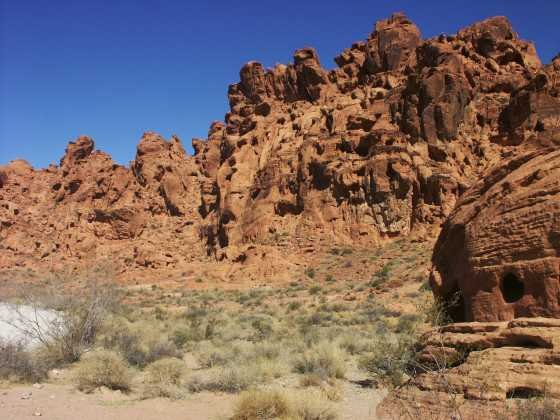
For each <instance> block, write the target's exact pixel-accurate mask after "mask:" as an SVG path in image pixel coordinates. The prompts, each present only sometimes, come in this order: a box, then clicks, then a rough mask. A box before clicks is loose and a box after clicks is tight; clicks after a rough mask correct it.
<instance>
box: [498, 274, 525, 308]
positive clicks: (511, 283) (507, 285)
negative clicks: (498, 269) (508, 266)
mask: <svg viewBox="0 0 560 420" xmlns="http://www.w3.org/2000/svg"><path fill="white" fill-rule="evenodd" d="M501 291H502V296H503V298H504V300H505V301H506V302H507V303H514V302H517V301H518V300H519V299H521V298H522V297H523V295H524V293H525V285H524V284H523V282H522V281H521V280H519V279H518V278H517V276H516V275H515V274H513V273H508V274H506V275H505V277H504V278H503V280H502V287H501Z"/></svg>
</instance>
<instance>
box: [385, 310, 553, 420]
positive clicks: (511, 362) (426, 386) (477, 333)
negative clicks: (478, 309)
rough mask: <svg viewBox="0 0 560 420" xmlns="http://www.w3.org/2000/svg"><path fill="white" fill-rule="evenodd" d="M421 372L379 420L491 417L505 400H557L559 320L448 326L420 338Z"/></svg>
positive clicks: (391, 398) (387, 405) (395, 396)
mask: <svg viewBox="0 0 560 420" xmlns="http://www.w3.org/2000/svg"><path fill="white" fill-rule="evenodd" d="M421 344H422V345H421V348H420V350H419V352H418V355H417V363H418V364H417V369H418V371H419V372H420V373H419V374H418V375H416V376H415V377H413V378H412V379H411V381H410V383H409V384H407V385H406V386H404V387H403V388H401V389H399V390H398V391H397V392H395V393H393V394H392V395H390V396H389V397H388V398H387V399H386V400H385V401H384V402H383V404H382V405H381V406H380V407H379V409H378V411H379V414H381V417H382V418H402V416H401V415H402V414H404V413H408V414H409V415H410V414H414V415H415V416H419V418H450V416H451V417H453V416H457V415H458V413H461V416H462V417H461V418H465V419H470V418H494V415H495V414H496V413H499V412H502V411H503V410H504V405H503V402H504V401H505V400H506V399H507V398H530V397H538V396H545V395H546V396H547V397H548V398H553V399H559V398H560V319H551V318H517V319H514V320H512V321H509V322H472V323H460V324H451V325H449V326H446V327H442V328H440V329H436V330H433V331H431V332H430V333H428V334H427V335H426V336H424V337H423V339H422V342H421Z"/></svg>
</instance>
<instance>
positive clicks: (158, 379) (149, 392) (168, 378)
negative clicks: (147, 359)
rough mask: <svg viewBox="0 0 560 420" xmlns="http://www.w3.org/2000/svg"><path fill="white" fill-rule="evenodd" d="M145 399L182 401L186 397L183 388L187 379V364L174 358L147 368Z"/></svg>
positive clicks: (160, 361)
mask: <svg viewBox="0 0 560 420" xmlns="http://www.w3.org/2000/svg"><path fill="white" fill-rule="evenodd" d="M145 372H146V377H145V378H144V392H143V394H144V397H145V398H154V397H164V398H171V399H181V398H183V397H184V396H185V391H184V388H182V387H181V386H182V384H183V380H184V377H185V363H184V362H183V361H182V360H179V359H175V358H172V357H169V358H165V359H160V360H157V361H155V362H153V363H152V364H150V365H148V366H147V367H146V370H145Z"/></svg>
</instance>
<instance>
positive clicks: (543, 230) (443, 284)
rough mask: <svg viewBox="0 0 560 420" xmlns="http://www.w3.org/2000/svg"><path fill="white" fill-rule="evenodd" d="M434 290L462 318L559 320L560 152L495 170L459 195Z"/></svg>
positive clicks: (547, 151)
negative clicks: (454, 303)
mask: <svg viewBox="0 0 560 420" xmlns="http://www.w3.org/2000/svg"><path fill="white" fill-rule="evenodd" d="M433 261H434V269H433V271H432V276H431V280H432V287H433V289H434V292H435V294H436V295H439V296H441V297H443V298H444V299H447V300H452V299H453V298H454V297H453V295H454V294H455V293H459V294H460V301H459V304H458V305H457V306H456V307H455V308H454V309H455V310H454V311H453V316H454V318H455V320H457V321H500V320H510V319H513V318H518V317H531V316H546V317H555V318H560V150H559V149H558V147H549V148H543V147H539V148H538V149H537V150H536V151H533V152H529V153H527V154H524V155H520V156H518V157H515V158H512V159H510V160H509V161H507V162H506V163H504V164H503V165H500V166H498V167H497V168H495V169H494V170H492V171H490V172H489V173H488V174H486V176H484V178H483V179H481V180H480V181H479V182H478V183H476V184H475V185H474V186H473V187H472V188H471V189H470V190H468V191H467V192H466V193H465V194H464V195H463V196H462V197H461V199H460V201H459V203H458V204H457V207H456V209H455V210H454V211H453V213H452V214H451V216H450V218H449V220H448V221H447V222H446V223H445V225H444V228H443V231H442V233H441V235H440V237H439V240H438V242H437V244H436V247H435V250H434V258H433Z"/></svg>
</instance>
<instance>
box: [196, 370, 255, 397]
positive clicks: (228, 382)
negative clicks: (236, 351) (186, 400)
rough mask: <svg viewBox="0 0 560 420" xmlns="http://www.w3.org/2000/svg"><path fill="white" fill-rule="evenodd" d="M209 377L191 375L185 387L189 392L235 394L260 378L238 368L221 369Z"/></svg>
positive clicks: (214, 371) (210, 373)
mask: <svg viewBox="0 0 560 420" xmlns="http://www.w3.org/2000/svg"><path fill="white" fill-rule="evenodd" d="M208 374H209V375H205V376H204V377H203V376H200V375H193V376H192V377H191V378H190V380H189V382H188V384H187V386H188V389H189V390H190V391H191V392H200V391H220V392H229V393H237V392H240V391H243V390H245V389H247V388H249V387H250V386H251V385H254V384H255V383H257V382H258V381H259V380H260V378H257V377H254V376H252V375H251V372H250V371H248V370H247V369H243V368H240V367H222V366H220V367H219V368H217V369H215V370H213V371H212V372H208Z"/></svg>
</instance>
